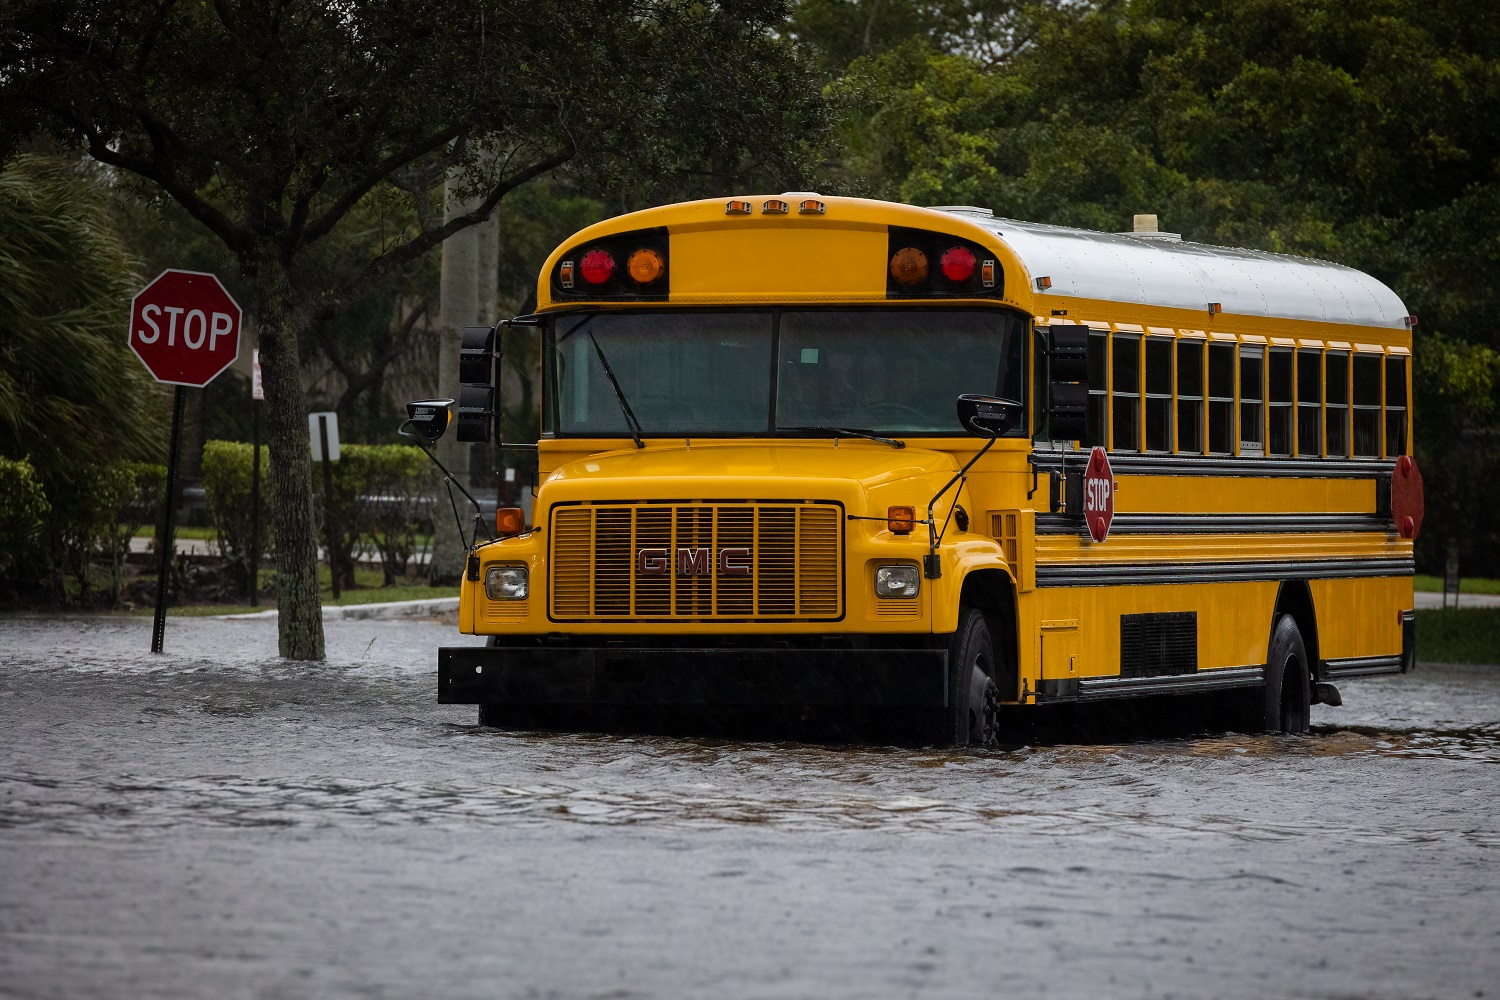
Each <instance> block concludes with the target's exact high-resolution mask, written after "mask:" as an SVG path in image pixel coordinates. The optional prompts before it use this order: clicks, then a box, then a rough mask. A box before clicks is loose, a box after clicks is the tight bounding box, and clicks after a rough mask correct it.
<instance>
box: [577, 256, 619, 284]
mask: <svg viewBox="0 0 1500 1000" xmlns="http://www.w3.org/2000/svg"><path fill="white" fill-rule="evenodd" d="M578 270H579V271H580V272H581V273H582V274H583V280H584V281H587V282H588V283H589V284H591V285H602V284H604V283H605V282H606V281H608V280H609V278H610V275H612V274H614V273H615V259H614V258H613V257H611V256H610V255H609V254H608V253H607V252H605V251H603V250H590V251H589V252H588V253H586V254H584V255H583V260H581V261H579V262H578Z"/></svg>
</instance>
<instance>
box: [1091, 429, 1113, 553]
mask: <svg viewBox="0 0 1500 1000" xmlns="http://www.w3.org/2000/svg"><path fill="white" fill-rule="evenodd" d="M1083 519H1084V521H1086V522H1087V523H1088V526H1089V537H1090V538H1092V539H1093V540H1094V541H1096V542H1102V541H1104V540H1105V539H1106V538H1108V537H1109V523H1110V522H1111V521H1113V520H1114V519H1115V474H1114V471H1113V470H1112V469H1110V467H1109V456H1108V455H1106V454H1105V453H1104V449H1103V448H1099V447H1095V448H1094V450H1093V452H1092V453H1091V454H1090V455H1089V464H1088V467H1087V468H1085V469H1084V470H1083Z"/></svg>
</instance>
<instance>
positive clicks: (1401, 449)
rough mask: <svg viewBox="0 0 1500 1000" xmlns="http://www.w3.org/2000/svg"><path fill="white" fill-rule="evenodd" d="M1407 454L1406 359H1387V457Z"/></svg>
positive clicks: (1396, 357) (1397, 357)
mask: <svg viewBox="0 0 1500 1000" xmlns="http://www.w3.org/2000/svg"><path fill="white" fill-rule="evenodd" d="M1405 454H1406V359H1405V358H1403V357H1400V356H1395V355H1393V356H1390V357H1387V358H1386V359H1385V455H1386V457H1387V458H1395V457H1397V456H1398V455H1405Z"/></svg>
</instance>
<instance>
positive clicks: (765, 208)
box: [760, 198, 790, 215]
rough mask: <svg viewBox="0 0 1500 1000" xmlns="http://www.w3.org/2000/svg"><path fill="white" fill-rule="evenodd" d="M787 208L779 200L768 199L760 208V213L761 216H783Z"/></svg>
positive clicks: (784, 203) (785, 204) (787, 206)
mask: <svg viewBox="0 0 1500 1000" xmlns="http://www.w3.org/2000/svg"><path fill="white" fill-rule="evenodd" d="M789 207H790V206H789V205H787V203H786V202H784V201H782V200H781V199H780V198H768V199H766V201H765V203H764V204H762V205H761V206H760V212H761V214H762V215H785V214H786V213H787V209H788V208H789Z"/></svg>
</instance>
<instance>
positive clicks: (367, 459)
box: [203, 441, 437, 587]
mask: <svg viewBox="0 0 1500 1000" xmlns="http://www.w3.org/2000/svg"><path fill="white" fill-rule="evenodd" d="M261 454H262V457H261V470H262V473H261V474H262V475H265V468H266V465H265V461H266V459H265V449H264V448H262V451H261ZM253 458H254V451H253V448H252V446H251V445H248V444H244V443H242V442H238V441H209V442H207V443H206V444H205V445H204V446H203V490H204V495H205V497H206V499H207V501H208V507H209V513H210V516H211V518H212V519H213V525H214V532H215V538H216V543H217V545H218V548H219V552H220V554H221V555H222V556H223V557H224V558H225V560H226V561H227V564H228V566H230V567H231V572H232V573H234V574H237V575H238V576H239V578H241V579H246V580H248V577H247V576H244V574H246V573H248V571H249V565H250V512H251V504H250V495H251V485H252V472H253V469H252V461H253ZM332 472H333V477H332V478H333V515H334V519H335V523H336V524H337V526H338V535H339V537H338V540H337V546H336V550H337V551H336V552H335V562H336V563H337V565H338V566H339V567H340V571H341V573H342V574H343V575H342V576H341V577H340V580H341V582H343V583H345V584H346V585H348V586H351V587H353V586H356V583H355V581H356V580H357V577H356V576H355V575H354V564H355V554H356V551H357V550H358V549H359V548H360V547H361V546H363V545H369V546H371V547H373V548H374V549H375V551H377V552H378V553H379V554H380V557H381V563H382V566H383V568H384V585H385V586H387V587H390V586H393V585H395V584H396V582H397V581H398V580H399V579H400V578H402V577H404V576H405V575H406V570H407V566H408V564H409V562H410V561H411V557H412V556H413V555H414V554H415V553H416V552H417V550H418V549H419V548H420V546H421V541H422V538H423V535H424V534H425V532H426V531H429V530H430V526H431V520H432V509H431V508H432V503H433V499H434V497H435V496H436V489H437V479H436V476H435V474H434V470H433V466H432V463H431V462H429V461H428V459H427V457H426V456H425V455H423V454H422V452H421V450H420V449H418V448H413V447H410V446H408V445H360V444H345V445H343V446H342V447H341V448H340V457H339V460H338V461H337V462H334V463H333V470H332ZM317 483H318V487H319V489H318V492H317V494H316V499H317V501H318V503H317V508H318V510H319V511H320V512H321V511H322V510H323V493H322V489H321V486H322V474H321V469H320V470H319V474H318V476H317ZM264 488H265V484H264V482H263V483H262V489H264ZM270 533H271V532H270V525H269V524H267V523H266V520H265V519H264V518H262V520H261V546H262V549H261V552H262V560H264V556H265V554H266V553H267V552H269V551H270V549H271V538H270ZM319 539H320V541H324V540H325V536H324V535H321V534H320V535H319Z"/></svg>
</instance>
